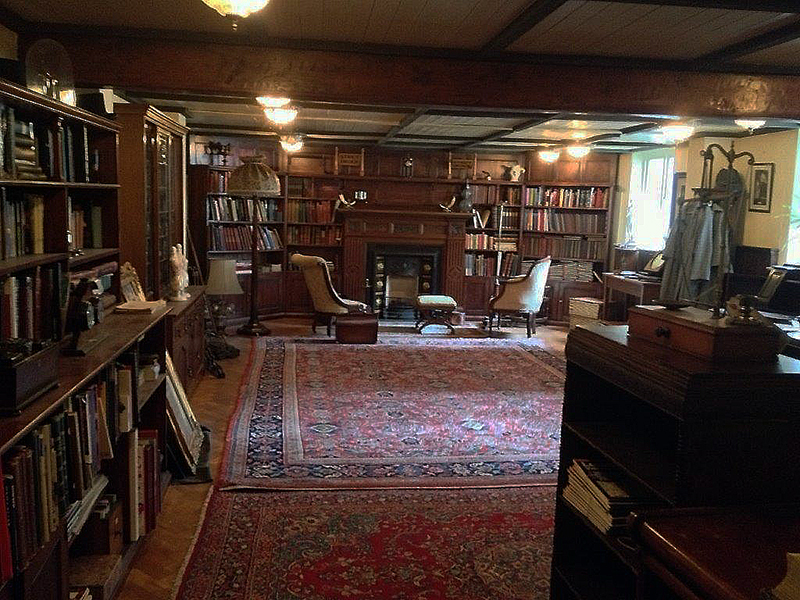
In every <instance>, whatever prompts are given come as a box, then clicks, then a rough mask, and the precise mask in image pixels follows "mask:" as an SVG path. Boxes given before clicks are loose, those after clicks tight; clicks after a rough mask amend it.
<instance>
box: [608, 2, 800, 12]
mask: <svg viewBox="0 0 800 600" xmlns="http://www.w3.org/2000/svg"><path fill="white" fill-rule="evenodd" d="M609 1H610V2H612V3H614V4H651V5H652V4H658V5H659V6H684V7H688V8H719V9H722V10H749V11H756V10H757V11H762V12H777V13H800V6H799V5H798V3H797V2H796V0H759V2H742V0H609Z"/></svg>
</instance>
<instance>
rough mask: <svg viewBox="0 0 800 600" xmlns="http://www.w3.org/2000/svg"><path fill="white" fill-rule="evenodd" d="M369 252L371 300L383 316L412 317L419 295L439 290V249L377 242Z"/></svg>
mask: <svg viewBox="0 0 800 600" xmlns="http://www.w3.org/2000/svg"><path fill="white" fill-rule="evenodd" d="M368 254H369V260H368V264H369V266H370V267H371V268H370V275H371V277H369V279H370V281H369V283H368V289H367V295H368V301H369V302H370V304H371V305H372V309H373V310H374V311H375V312H377V313H379V314H380V316H381V317H382V318H387V319H405V320H411V319H413V318H414V302H415V300H416V298H417V296H418V295H420V294H436V293H438V290H439V255H440V251H439V250H438V249H436V248H423V247H419V248H418V247H399V248H392V247H386V246H376V247H374V248H371V249H370V250H369V252H368Z"/></svg>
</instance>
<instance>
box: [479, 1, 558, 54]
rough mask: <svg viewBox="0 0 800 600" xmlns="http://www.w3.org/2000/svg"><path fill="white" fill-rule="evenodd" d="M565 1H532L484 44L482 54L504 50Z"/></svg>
mask: <svg viewBox="0 0 800 600" xmlns="http://www.w3.org/2000/svg"><path fill="white" fill-rule="evenodd" d="M566 2H567V0H533V2H531V3H530V4H529V5H528V7H527V8H526V9H525V10H523V11H522V12H521V13H520V14H519V15H517V16H516V17H515V18H514V20H513V21H511V22H510V23H509V24H508V25H506V26H505V27H504V28H503V30H502V31H500V32H499V33H498V34H497V35H495V36H494V37H493V38H492V39H490V40H489V41H488V42H486V43H485V44H484V45H483V48H481V51H482V52H498V51H500V50H505V49H506V48H508V47H509V46H510V45H511V44H513V43H514V42H516V41H517V40H518V39H519V38H521V37H522V36H523V35H525V34H526V33H528V32H529V31H530V30H531V29H533V28H534V27H535V26H536V25H537V24H538V23H541V22H542V20H543V19H545V18H546V17H547V16H549V15H551V14H552V13H553V12H555V11H556V10H558V9H559V8H561V7H562V6H563V5H564V4H566Z"/></svg>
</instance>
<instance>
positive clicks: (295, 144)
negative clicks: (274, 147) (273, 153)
mask: <svg viewBox="0 0 800 600" xmlns="http://www.w3.org/2000/svg"><path fill="white" fill-rule="evenodd" d="M281 148H283V149H284V151H285V152H300V150H302V149H303V138H301V137H300V136H299V135H282V136H281Z"/></svg>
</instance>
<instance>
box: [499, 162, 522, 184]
mask: <svg viewBox="0 0 800 600" xmlns="http://www.w3.org/2000/svg"><path fill="white" fill-rule="evenodd" d="M503 169H504V171H503V179H505V180H506V181H519V179H520V177H522V174H523V173H524V172H525V169H524V168H523V167H521V166H520V165H503Z"/></svg>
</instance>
